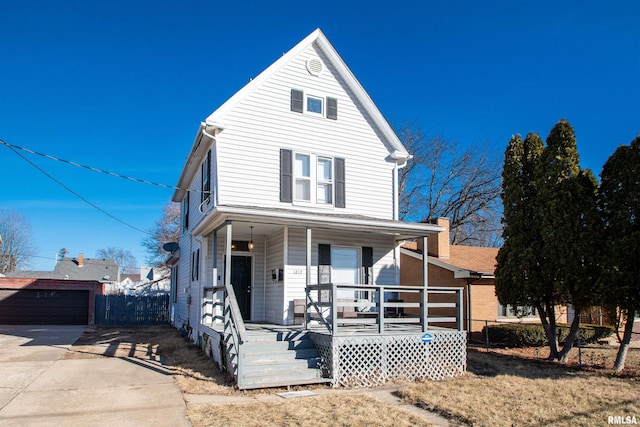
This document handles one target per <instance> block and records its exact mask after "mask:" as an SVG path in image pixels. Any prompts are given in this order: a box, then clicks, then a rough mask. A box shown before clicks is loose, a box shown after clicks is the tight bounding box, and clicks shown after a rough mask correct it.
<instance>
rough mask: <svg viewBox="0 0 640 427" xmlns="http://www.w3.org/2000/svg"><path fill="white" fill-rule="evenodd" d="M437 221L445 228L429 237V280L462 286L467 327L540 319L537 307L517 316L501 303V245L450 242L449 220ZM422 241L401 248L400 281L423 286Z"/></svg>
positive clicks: (561, 314)
mask: <svg viewBox="0 0 640 427" xmlns="http://www.w3.org/2000/svg"><path fill="white" fill-rule="evenodd" d="M434 222H435V224H436V225H438V226H440V227H442V229H443V231H441V232H440V233H438V234H437V235H436V236H434V237H431V238H429V239H428V242H427V254H428V257H427V258H428V263H429V283H437V286H444V287H452V288H460V289H463V301H464V303H463V306H464V309H463V317H464V325H465V329H466V330H467V331H469V332H472V333H473V332H480V331H482V328H483V327H484V326H485V325H487V324H489V325H491V324H495V323H499V322H518V323H520V322H531V323H536V322H540V317H539V316H538V315H537V314H536V312H535V310H533V309H532V310H530V314H529V315H528V316H525V317H520V318H519V317H517V316H516V314H515V313H514V310H513V307H511V306H503V305H501V304H500V303H499V302H498V298H497V297H496V287H495V275H494V272H495V267H496V256H497V255H498V248H486V247H478V246H463V245H451V244H450V243H449V240H450V237H449V219H448V218H437V219H436V220H435V221H434ZM420 243H421V242H419V241H416V242H407V243H405V244H404V245H403V247H402V249H401V263H402V270H401V273H400V274H401V276H400V277H401V282H402V284H406V285H414V286H421V285H422V275H421V273H422V256H423V253H424V252H423V250H422V245H421V244H420ZM558 322H559V323H566V322H567V308H566V307H562V308H561V309H559V311H558Z"/></svg>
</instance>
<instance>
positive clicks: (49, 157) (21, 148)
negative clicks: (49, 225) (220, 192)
mask: <svg viewBox="0 0 640 427" xmlns="http://www.w3.org/2000/svg"><path fill="white" fill-rule="evenodd" d="M0 144H3V145H6V146H7V147H9V148H10V149H12V150H13V151H14V152H16V151H15V150H22V151H25V152H27V153H30V154H35V155H37V156H40V157H44V158H46V159H49V160H55V161H56V162H62V163H66V164H68V165H71V166H75V167H78V168H83V169H87V170H90V171H92V172H98V173H103V174H105V175H110V176H114V177H116V178H122V179H127V180H129V181H134V182H139V183H141V184H147V185H155V186H156V187H162V188H170V189H172V190H182V191H190V192H192V193H201V192H202V191H200V190H196V189H189V188H180V187H176V186H173V185H167V184H162V183H158V182H153V181H149V180H146V179H140V178H134V177H130V176H126V175H122V174H119V173H116V172H110V171H106V170H104V169H98V168H94V167H93V166H87V165H83V164H80V163H76V162H72V161H71V160H65V159H60V158H58V157H55V156H51V155H49V154H44V153H40V152H38V151H34V150H31V149H29V148H24V147H20V146H18V145H14V144H9V143H8V142H6V141H3V140H2V139H0ZM16 154H17V153H16Z"/></svg>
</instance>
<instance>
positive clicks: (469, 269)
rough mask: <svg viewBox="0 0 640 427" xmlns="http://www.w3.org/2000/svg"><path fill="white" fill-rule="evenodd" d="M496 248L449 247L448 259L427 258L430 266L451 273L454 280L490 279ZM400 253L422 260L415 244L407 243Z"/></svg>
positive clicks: (493, 268) (494, 264)
mask: <svg viewBox="0 0 640 427" xmlns="http://www.w3.org/2000/svg"><path fill="white" fill-rule="evenodd" d="M498 250H499V249H498V248H485V247H479V246H463V245H451V246H450V256H449V258H448V259H446V260H445V259H442V258H438V257H433V256H428V260H429V263H430V264H433V265H436V266H438V267H441V268H444V269H446V270H449V271H452V272H454V274H455V277H456V278H471V277H478V276H481V277H485V278H492V277H493V276H494V272H495V268H496V256H498ZM401 252H402V253H404V254H405V255H409V256H413V257H415V258H419V259H422V253H421V251H419V250H418V246H417V243H416V242H407V243H405V244H404V245H403V246H402V248H401Z"/></svg>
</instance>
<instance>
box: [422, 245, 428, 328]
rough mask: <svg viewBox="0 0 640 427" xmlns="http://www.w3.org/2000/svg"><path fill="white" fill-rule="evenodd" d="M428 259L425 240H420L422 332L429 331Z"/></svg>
mask: <svg viewBox="0 0 640 427" xmlns="http://www.w3.org/2000/svg"><path fill="white" fill-rule="evenodd" d="M428 289H429V259H428V256H427V238H426V237H423V238H422V332H426V331H427V329H429V308H428V304H429V294H428Z"/></svg>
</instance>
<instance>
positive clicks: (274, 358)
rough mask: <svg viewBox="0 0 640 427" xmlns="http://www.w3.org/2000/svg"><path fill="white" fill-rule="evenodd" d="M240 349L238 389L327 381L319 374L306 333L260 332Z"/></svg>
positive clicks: (317, 363) (327, 379) (316, 358)
mask: <svg viewBox="0 0 640 427" xmlns="http://www.w3.org/2000/svg"><path fill="white" fill-rule="evenodd" d="M241 349H242V350H241V353H240V354H241V356H240V358H241V361H240V362H241V364H242V369H241V372H240V376H239V378H238V388H240V389H251V388H267V387H282V386H290V385H304V384H318V383H326V382H331V378H323V377H322V372H321V370H320V369H318V368H319V365H320V355H319V354H318V351H317V350H316V348H315V346H314V345H313V341H311V339H310V338H309V337H308V336H307V334H306V333H297V334H292V335H283V334H274V333H270V334H261V335H259V336H253V337H252V340H251V341H246V342H244V343H242V347H241Z"/></svg>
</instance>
